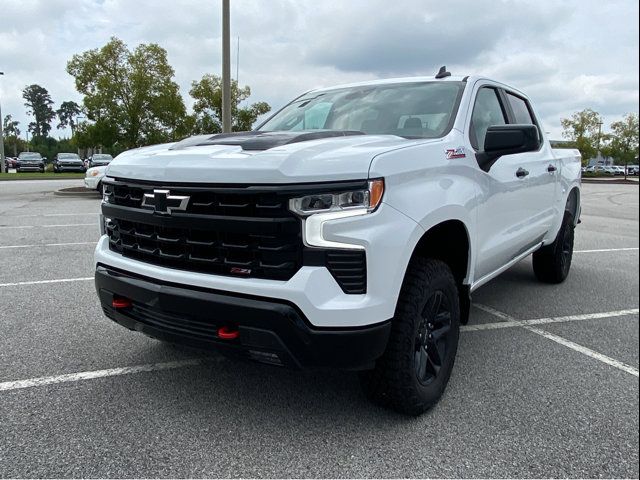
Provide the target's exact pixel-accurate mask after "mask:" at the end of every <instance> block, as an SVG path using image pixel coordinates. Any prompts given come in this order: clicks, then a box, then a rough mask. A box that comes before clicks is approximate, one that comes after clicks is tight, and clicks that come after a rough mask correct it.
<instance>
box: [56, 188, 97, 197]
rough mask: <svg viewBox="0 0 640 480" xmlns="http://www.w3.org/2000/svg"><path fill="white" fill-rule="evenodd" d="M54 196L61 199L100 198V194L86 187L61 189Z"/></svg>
mask: <svg viewBox="0 0 640 480" xmlns="http://www.w3.org/2000/svg"><path fill="white" fill-rule="evenodd" d="M53 194H54V195H58V196H60V197H88V198H91V197H95V198H98V197H100V194H99V193H98V192H97V191H96V190H90V189H88V188H84V187H69V188H61V189H59V190H55V191H54V192H53Z"/></svg>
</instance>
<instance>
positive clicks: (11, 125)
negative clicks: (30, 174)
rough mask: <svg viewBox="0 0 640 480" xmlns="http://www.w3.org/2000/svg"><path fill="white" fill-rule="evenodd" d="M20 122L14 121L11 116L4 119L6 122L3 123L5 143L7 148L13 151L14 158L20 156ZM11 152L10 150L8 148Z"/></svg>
mask: <svg viewBox="0 0 640 480" xmlns="http://www.w3.org/2000/svg"><path fill="white" fill-rule="evenodd" d="M18 125H20V122H18V121H17V120H13V117H12V116H11V115H7V116H5V117H4V121H3V123H2V131H3V134H4V143H5V145H7V146H9V145H10V146H11V147H12V149H13V156H14V157H17V156H18V145H19V144H20V129H19V128H18ZM6 150H9V148H6Z"/></svg>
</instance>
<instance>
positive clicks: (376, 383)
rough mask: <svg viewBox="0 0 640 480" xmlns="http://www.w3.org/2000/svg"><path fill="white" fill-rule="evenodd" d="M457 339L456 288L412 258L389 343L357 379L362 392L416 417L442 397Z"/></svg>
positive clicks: (437, 266) (432, 266)
mask: <svg viewBox="0 0 640 480" xmlns="http://www.w3.org/2000/svg"><path fill="white" fill-rule="evenodd" d="M459 335H460V304H459V296H458V287H457V284H456V281H455V279H454V277H453V274H452V273H451V270H450V268H449V267H448V266H447V265H446V264H445V263H444V262H441V261H439V260H432V259H424V258H416V259H414V260H413V261H412V262H411V265H410V266H409V269H408V270H407V274H406V277H405V281H404V284H403V286H402V290H401V292H400V298H399V299H398V305H397V307H396V313H395V315H394V318H393V321H392V327H391V334H390V336H389V343H388V344H387V349H386V350H385V352H384V354H383V355H382V357H381V358H380V359H379V360H378V361H377V362H376V366H375V368H374V369H373V370H370V371H366V372H362V373H361V375H360V378H361V383H362V386H363V388H364V390H365V393H366V394H367V395H368V396H369V397H370V398H371V399H372V400H374V401H375V402H377V403H381V404H383V405H385V406H388V407H391V408H393V409H394V410H397V411H399V412H401V413H406V414H409V415H419V414H421V413H423V412H424V411H426V410H427V409H429V408H430V407H432V406H433V405H435V404H436V403H437V402H438V400H439V399H440V397H441V396H442V394H443V392H444V389H445V387H446V386H447V383H448V381H449V377H450V375H451V371H452V369H453V364H454V360H455V357H456V351H457V349H458V338H459Z"/></svg>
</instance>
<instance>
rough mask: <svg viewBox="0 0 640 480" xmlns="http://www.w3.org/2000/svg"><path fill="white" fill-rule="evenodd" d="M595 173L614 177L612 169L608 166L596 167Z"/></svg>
mask: <svg viewBox="0 0 640 480" xmlns="http://www.w3.org/2000/svg"><path fill="white" fill-rule="evenodd" d="M596 173H601V174H603V175H611V176H613V175H615V172H614V170H613V167H611V166H609V165H598V166H597V167H596Z"/></svg>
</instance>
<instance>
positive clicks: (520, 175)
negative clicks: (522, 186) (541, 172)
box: [516, 167, 529, 178]
mask: <svg viewBox="0 0 640 480" xmlns="http://www.w3.org/2000/svg"><path fill="white" fill-rule="evenodd" d="M527 175H529V171H528V170H525V169H524V168H522V167H520V168H519V169H518V171H517V172H516V177H518V178H524V177H526V176H527Z"/></svg>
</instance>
